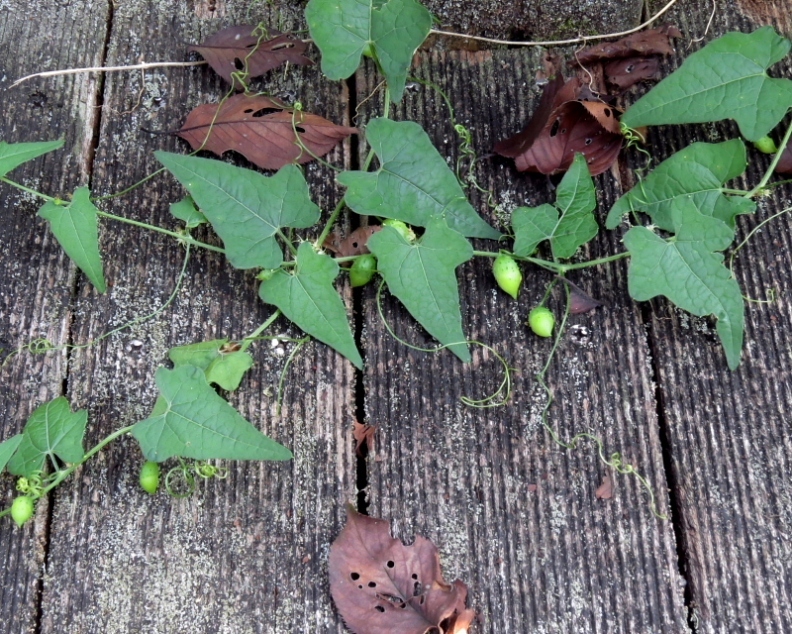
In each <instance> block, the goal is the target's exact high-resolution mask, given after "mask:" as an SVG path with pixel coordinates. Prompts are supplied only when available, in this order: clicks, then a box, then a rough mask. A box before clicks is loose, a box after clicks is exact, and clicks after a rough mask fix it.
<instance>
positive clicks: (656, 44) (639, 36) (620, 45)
mask: <svg viewBox="0 0 792 634" xmlns="http://www.w3.org/2000/svg"><path fill="white" fill-rule="evenodd" d="M675 37H682V33H680V32H679V29H678V28H676V27H675V26H673V25H670V24H666V25H663V26H661V27H658V28H656V29H647V30H646V31H641V32H639V33H632V34H631V35H628V36H626V37H623V38H621V39H620V40H616V41H615V42H604V43H602V44H597V45H596V46H589V47H587V48H584V49H583V50H582V51H578V52H577V53H575V59H574V60H572V61H570V64H576V65H577V64H579V65H581V66H584V67H585V66H587V65H589V64H593V63H595V62H601V61H607V60H615V59H624V58H634V57H636V56H639V57H645V56H647V55H671V54H672V53H673V52H674V49H673V48H672V47H671V42H670V40H671V38H675Z"/></svg>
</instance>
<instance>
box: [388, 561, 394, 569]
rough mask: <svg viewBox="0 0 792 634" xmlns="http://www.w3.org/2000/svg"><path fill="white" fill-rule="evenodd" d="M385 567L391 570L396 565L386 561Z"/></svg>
mask: <svg viewBox="0 0 792 634" xmlns="http://www.w3.org/2000/svg"><path fill="white" fill-rule="evenodd" d="M386 565H387V566H388V568H393V567H394V566H395V565H396V564H395V563H393V562H392V561H388V563H387V564H386Z"/></svg>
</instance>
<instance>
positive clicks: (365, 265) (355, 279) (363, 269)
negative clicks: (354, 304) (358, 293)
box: [349, 253, 377, 288]
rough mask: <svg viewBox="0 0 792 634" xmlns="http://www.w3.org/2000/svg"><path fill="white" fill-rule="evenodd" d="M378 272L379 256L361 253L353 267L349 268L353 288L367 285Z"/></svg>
mask: <svg viewBox="0 0 792 634" xmlns="http://www.w3.org/2000/svg"><path fill="white" fill-rule="evenodd" d="M376 272H377V258H375V257H374V256H373V255H371V253H367V254H366V255H361V256H360V257H359V258H358V259H357V260H355V261H354V262H353V263H352V268H350V269H349V282H350V283H351V284H352V288H356V287H357V286H365V285H366V284H368V283H369V282H370V281H371V278H372V277H374V273H376Z"/></svg>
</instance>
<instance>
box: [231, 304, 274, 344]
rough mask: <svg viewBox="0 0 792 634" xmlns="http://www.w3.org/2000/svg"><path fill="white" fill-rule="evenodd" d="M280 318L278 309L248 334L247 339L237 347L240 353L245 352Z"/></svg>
mask: <svg viewBox="0 0 792 634" xmlns="http://www.w3.org/2000/svg"><path fill="white" fill-rule="evenodd" d="M280 316H281V311H280V309H277V310H276V311H275V312H274V313H272V314H271V315H270V316H269V317H268V318H267V320H266V321H265V322H264V323H263V324H261V325H260V326H259V327H258V328H256V329H255V330H254V331H253V332H252V333H250V334H249V335H248V336H247V337H245V338H244V339H243V340H242V344H241V345H240V347H239V350H240V351H241V352H244V351H245V350H247V349H248V348H249V347H250V346H251V345H252V344H253V342H254V341H256V340H257V339H258V338H259V335H261V333H262V332H264V331H265V330H266V329H267V328H269V327H270V326H271V325H272V324H274V323H275V320H276V319H277V318H278V317H280Z"/></svg>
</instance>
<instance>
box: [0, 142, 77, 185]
mask: <svg viewBox="0 0 792 634" xmlns="http://www.w3.org/2000/svg"><path fill="white" fill-rule="evenodd" d="M61 147H63V140H62V139H61V140H59V141H42V142H36V143H6V142H5V141H0V177H2V176H5V175H6V174H8V172H10V171H11V170H13V169H14V168H16V167H19V166H20V165H22V163H26V162H27V161H32V160H33V159H34V158H36V157H39V156H41V155H42V154H46V153H47V152H52V151H53V150H57V149H58V148H61Z"/></svg>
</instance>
